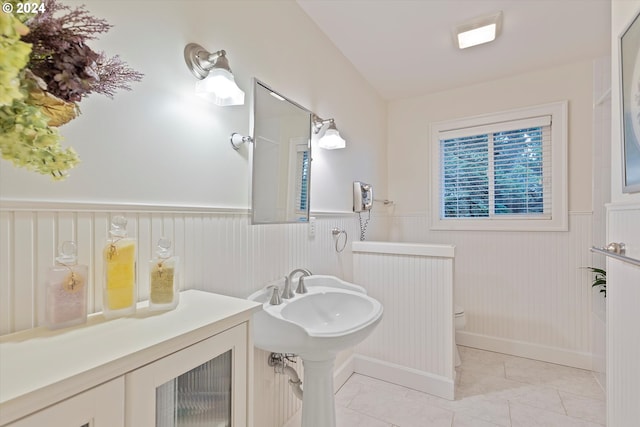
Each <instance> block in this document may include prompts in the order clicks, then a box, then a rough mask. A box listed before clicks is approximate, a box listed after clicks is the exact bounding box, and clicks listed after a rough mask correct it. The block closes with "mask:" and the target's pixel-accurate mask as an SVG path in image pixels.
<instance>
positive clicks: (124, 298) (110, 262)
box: [104, 239, 136, 310]
mask: <svg viewBox="0 0 640 427" xmlns="http://www.w3.org/2000/svg"><path fill="white" fill-rule="evenodd" d="M135 256H136V247H135V242H134V241H133V240H130V239H122V240H119V241H117V242H115V243H111V244H108V245H107V246H106V247H105V249H104V257H105V262H106V264H107V269H106V292H107V306H108V307H107V308H108V309H109V310H120V309H123V308H127V307H131V306H132V305H133V304H134V303H135V295H134V293H135V280H136V259H135Z"/></svg>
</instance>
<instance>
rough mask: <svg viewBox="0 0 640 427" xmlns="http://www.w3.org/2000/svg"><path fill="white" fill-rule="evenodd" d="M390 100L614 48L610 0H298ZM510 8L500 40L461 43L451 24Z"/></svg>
mask: <svg viewBox="0 0 640 427" xmlns="http://www.w3.org/2000/svg"><path fill="white" fill-rule="evenodd" d="M296 1H297V2H298V4H299V5H300V7H302V9H303V10H304V11H305V12H306V13H307V14H308V15H309V16H310V17H311V19H312V20H313V21H314V22H315V23H316V24H317V25H318V27H319V28H320V29H321V30H322V31H323V32H324V33H325V34H326V35H327V36H328V37H329V39H330V40H331V41H332V42H333V43H334V44H335V45H336V46H337V47H338V49H339V50H340V51H341V52H342V53H343V54H344V55H345V56H346V57H347V58H348V59H349V60H350V61H351V62H352V63H353V65H354V66H355V68H356V69H357V70H358V71H359V72H360V73H361V74H362V76H364V78H365V79H366V80H367V81H368V82H369V83H370V84H371V85H372V86H373V87H374V88H375V89H376V90H377V91H378V92H379V93H380V95H381V96H382V97H383V98H385V99H399V98H408V97H413V96H416V95H422V94H426V93H431V92H437V91H440V90H445V89H450V88H454V87H460V86H465V85H469V84H474V83H479V82H483V81H489V80H494V79H499V78H503V77H507V76H510V75H515V74H520V73H523V72H526V71H528V70H534V69H541V68H547V67H550V66H556V65H561V64H563V63H570V62H576V61H580V60H588V59H593V58H597V57H601V56H606V55H609V54H610V50H611V41H610V39H611V1H610V0H296ZM500 10H501V11H502V12H503V26H502V35H501V36H500V37H499V38H498V39H496V40H495V41H494V42H493V43H488V44H485V45H480V46H476V47H472V48H469V49H465V50H458V49H457V48H456V47H454V45H453V39H452V35H451V28H452V27H454V26H455V25H457V24H461V23H463V22H465V21H468V20H470V19H473V18H476V17H478V16H484V15H489V14H491V13H493V12H497V11H500Z"/></svg>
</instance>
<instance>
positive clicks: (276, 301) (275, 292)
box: [267, 285, 282, 305]
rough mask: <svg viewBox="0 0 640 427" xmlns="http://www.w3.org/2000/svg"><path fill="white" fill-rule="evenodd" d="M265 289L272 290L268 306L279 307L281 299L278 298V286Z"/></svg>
mask: <svg viewBox="0 0 640 427" xmlns="http://www.w3.org/2000/svg"><path fill="white" fill-rule="evenodd" d="M267 289H273V292H272V293H271V299H270V300H269V304H271V305H280V304H282V298H280V289H279V288H278V285H271V286H267Z"/></svg>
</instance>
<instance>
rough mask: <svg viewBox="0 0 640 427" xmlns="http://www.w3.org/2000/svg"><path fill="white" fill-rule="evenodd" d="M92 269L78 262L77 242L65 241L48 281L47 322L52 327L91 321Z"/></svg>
mask: <svg viewBox="0 0 640 427" xmlns="http://www.w3.org/2000/svg"><path fill="white" fill-rule="evenodd" d="M88 272H89V269H88V268H87V266H86V265H78V262H77V249H76V244H75V242H63V243H62V244H61V245H60V249H59V255H58V257H57V258H56V265H54V266H53V267H51V268H49V270H48V271H47V279H46V283H45V289H46V297H45V298H46V303H45V305H46V310H45V325H46V326H47V327H48V328H49V329H58V328H66V327H67V326H72V325H78V324H80V323H84V322H86V321H87V277H88Z"/></svg>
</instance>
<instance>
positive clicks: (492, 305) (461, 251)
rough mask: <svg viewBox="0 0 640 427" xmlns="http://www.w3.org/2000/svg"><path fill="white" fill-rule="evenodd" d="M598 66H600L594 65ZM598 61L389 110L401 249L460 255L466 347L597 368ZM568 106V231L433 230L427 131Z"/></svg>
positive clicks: (459, 298)
mask: <svg viewBox="0 0 640 427" xmlns="http://www.w3.org/2000/svg"><path fill="white" fill-rule="evenodd" d="M594 59H595V58H594ZM593 80H594V73H593V61H592V60H585V61H582V62H577V63H573V64H567V65H562V66H558V67H555V68H550V69H545V70H541V71H535V72H531V73H527V74H523V75H518V76H512V77H509V78H505V79H501V80H496V81H490V82H485V83H482V84H477V85H473V86H468V87H461V88H457V89H453V90H448V91H444V92H438V93H433V94H428V95H424V96H420V97H416V98H411V99H406V100H399V101H393V102H391V103H390V105H389V147H388V153H389V192H390V198H392V199H393V200H394V201H395V202H396V204H395V207H394V212H393V214H392V217H391V219H390V221H391V229H390V236H391V238H392V239H393V240H401V241H419V242H430V243H449V244H454V245H456V247H457V248H458V251H457V253H456V263H455V295H454V298H455V302H456V303H457V304H459V305H462V306H463V307H464V308H465V311H466V314H467V327H466V330H465V331H464V332H462V333H458V334H457V340H458V342H459V343H463V344H468V345H473V346H478V347H482V348H487V349H492V350H497V351H503V352H508V353H513V354H518V355H522V356H526V357H533V358H540V359H543V360H548V361H552V362H556V363H564V364H568V365H572V366H579V367H583V368H590V367H591V357H590V356H591V335H592V334H591V298H592V296H591V286H590V277H589V274H588V272H587V271H586V270H584V269H581V267H585V266H588V265H591V259H592V257H591V254H590V253H589V250H588V248H589V247H590V246H591V244H592V238H591V235H592V225H591V217H592V206H591V204H592V150H593V149H592V144H593V127H592V123H593ZM561 100H568V101H569V156H568V158H569V160H568V163H569V164H568V168H569V210H570V215H569V231H568V232H481V231H477V232H468V231H467V232H447V231H431V230H429V228H428V227H429V225H428V224H429V221H428V219H429V215H430V206H429V190H428V189H429V188H430V179H431V174H430V168H429V164H430V158H429V135H430V134H429V124H430V123H432V122H436V121H442V120H448V119H454V118H463V117H470V116H476V115H480V114H485V113H491V112H499V111H505V110H509V109H514V108H520V107H526V106H534V105H538V104H546V103H550V102H555V101H561Z"/></svg>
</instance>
